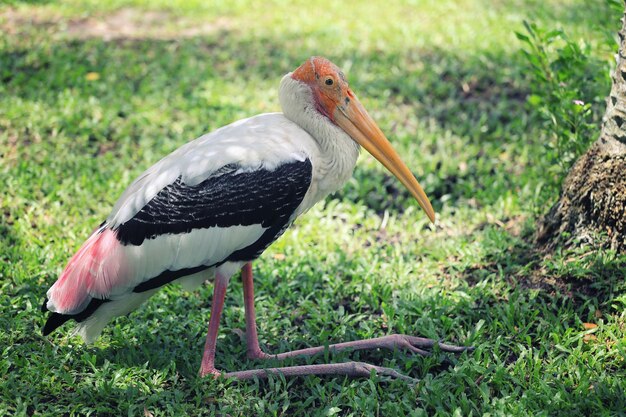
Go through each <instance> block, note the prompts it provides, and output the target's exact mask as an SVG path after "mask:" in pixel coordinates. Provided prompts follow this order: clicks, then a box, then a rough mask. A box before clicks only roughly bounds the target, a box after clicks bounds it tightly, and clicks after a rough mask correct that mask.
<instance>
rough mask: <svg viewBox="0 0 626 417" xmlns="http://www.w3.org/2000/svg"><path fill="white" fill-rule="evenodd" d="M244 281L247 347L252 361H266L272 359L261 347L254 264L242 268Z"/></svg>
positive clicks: (249, 263)
mask: <svg viewBox="0 0 626 417" xmlns="http://www.w3.org/2000/svg"><path fill="white" fill-rule="evenodd" d="M241 279H242V281H243V304H244V308H245V314H246V345H247V347H248V349H247V351H248V352H247V353H248V358H250V359H265V358H268V357H270V355H268V354H267V353H265V352H263V351H262V350H261V348H260V347H259V336H258V334H257V330H256V314H255V312H254V284H253V282H252V263H251V262H248V263H247V264H245V265H244V266H243V268H241Z"/></svg>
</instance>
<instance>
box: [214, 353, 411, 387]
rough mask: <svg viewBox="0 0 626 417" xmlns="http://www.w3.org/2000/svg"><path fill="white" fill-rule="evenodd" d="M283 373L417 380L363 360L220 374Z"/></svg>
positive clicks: (248, 376)
mask: <svg viewBox="0 0 626 417" xmlns="http://www.w3.org/2000/svg"><path fill="white" fill-rule="evenodd" d="M268 356H271V355H268ZM276 374H279V375H283V376H285V377H292V376H307V375H343V376H348V377H369V376H370V375H371V374H375V375H379V376H386V377H389V378H391V379H400V380H404V381H407V382H409V383H411V384H415V383H417V382H419V380H417V379H415V378H411V377H408V376H406V375H403V374H401V373H399V372H397V371H396V370H394V369H391V368H385V367H382V366H376V365H371V364H369V363H365V362H343V363H329V364H321V365H301V366H285V367H281V368H266V369H251V370H248V371H238V372H228V373H224V374H222V375H223V376H224V377H225V378H236V379H241V380H245V379H253V378H267V377H268V376H270V375H276Z"/></svg>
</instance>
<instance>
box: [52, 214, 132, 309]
mask: <svg viewBox="0 0 626 417" xmlns="http://www.w3.org/2000/svg"><path fill="white" fill-rule="evenodd" d="M125 269H126V268H125V266H124V253H123V246H122V245H121V244H120V242H119V241H118V240H117V238H116V237H115V232H114V231H113V230H111V229H108V228H106V227H105V226H104V227H102V228H100V229H98V230H96V231H95V232H94V233H93V234H92V235H91V236H90V237H89V239H87V241H86V242H85V243H84V244H83V246H82V247H81V248H80V249H79V250H78V252H76V254H75V255H74V256H73V257H72V258H71V259H70V261H69V262H68V264H67V266H66V267H65V270H64V271H63V272H62V273H61V276H60V277H59V279H58V280H57V281H56V282H55V283H54V285H53V286H52V287H51V288H50V289H49V290H48V294H47V295H48V305H47V307H48V310H50V311H53V312H56V313H61V314H76V313H78V312H80V311H82V310H83V309H84V308H85V307H86V306H87V304H88V303H89V301H91V299H92V298H100V299H105V298H107V296H108V295H109V294H110V293H111V290H112V289H113V288H115V287H117V286H119V285H120V284H122V281H123V280H124V278H125V277H126V273H125V272H126V271H125Z"/></svg>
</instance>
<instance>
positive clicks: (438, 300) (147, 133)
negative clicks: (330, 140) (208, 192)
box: [0, 0, 626, 417]
mask: <svg viewBox="0 0 626 417" xmlns="http://www.w3.org/2000/svg"><path fill="white" fill-rule="evenodd" d="M251 3H252V2H249V1H244V0H241V1H233V2H223V3H222V2H215V3H214V2H205V1H200V0H196V1H183V0H177V1H173V2H172V1H165V0H157V1H146V0H129V1H122V0H103V1H95V0H67V1H63V2H56V1H24V2H21V1H9V2H8V3H5V4H4V5H1V6H0V184H2V185H1V187H2V192H1V193H0V329H2V331H1V332H0V349H1V350H2V357H1V358H0V376H1V380H0V415H16V416H22V415H29V416H30V415H38V416H39V415H41V416H43V415H52V416H57V415H67V416H73V415H94V416H109V415H110V416H120V415H129V416H142V415H143V416H154V417H157V416H170V415H171V416H182V415H190V416H193V415H212V414H219V415H230V416H252V415H254V416H265V415H268V416H273V415H319V416H332V415H341V416H353V415H354V416H361V415H377V416H396V415H397V416H405V415H411V416H426V415H441V416H444V415H456V416H469V415H474V416H477V415H486V414H488V415H533V416H536V415H546V416H547V415H568V416H574V415H584V416H589V415H594V416H595V415H624V414H626V412H625V411H624V410H626V363H625V360H624V357H625V356H626V337H625V335H624V334H625V330H626V312H625V310H626V280H625V275H626V273H625V271H626V257H625V256H624V255H619V254H616V253H614V252H611V251H610V250H606V249H603V248H601V247H593V246H589V245H583V244H581V245H577V246H574V247H572V248H569V249H561V248H557V249H556V250H553V251H547V250H544V249H542V248H539V247H537V246H536V245H535V242H534V236H535V232H536V228H537V224H538V221H539V219H540V218H541V216H542V214H544V213H545V212H546V211H547V210H548V208H549V207H550V205H551V204H553V203H554V202H555V201H556V199H557V197H558V192H559V183H560V181H561V180H562V178H563V175H564V174H565V172H566V168H567V167H563V166H562V164H561V163H559V161H557V160H556V159H555V152H557V153H558V152H559V150H558V149H557V148H556V147H555V144H554V140H555V139H554V131H553V130H550V129H549V128H547V127H546V126H547V122H546V118H545V114H542V113H541V112H540V111H538V108H537V106H536V103H537V99H536V98H537V97H540V96H541V94H542V93H543V92H544V91H543V90H542V85H541V84H540V83H538V81H537V78H536V77H534V76H533V75H532V74H533V72H532V69H531V67H530V64H529V61H528V59H527V58H525V56H524V55H523V53H522V50H523V49H525V48H527V46H525V44H524V42H522V41H520V40H519V39H518V38H517V37H516V35H515V32H520V33H525V29H524V25H523V22H524V21H529V22H535V23H536V24H537V26H538V27H540V28H543V29H545V30H553V29H562V30H563V32H564V33H566V34H567V36H568V38H569V39H571V40H572V42H574V43H576V44H580V45H584V46H585V48H586V49H585V50H586V56H585V59H586V60H585V61H584V62H583V63H589V66H588V67H584V66H583V70H584V69H585V68H587V69H589V68H594V71H590V70H588V71H587V73H586V75H587V77H588V81H587V82H585V83H584V85H585V94H586V95H587V96H586V97H580V99H581V100H584V101H585V102H586V103H588V104H589V106H590V109H589V111H588V116H587V119H586V120H587V122H588V124H589V126H591V128H590V129H588V132H589V133H587V134H586V136H587V137H586V140H587V141H588V142H589V141H592V140H594V139H595V137H596V136H597V134H598V133H599V126H600V125H599V123H600V118H601V115H602V112H603V108H604V102H603V98H604V96H606V95H607V94H608V91H609V87H610V80H609V77H608V74H609V70H610V68H611V65H612V62H614V61H612V60H613V56H612V54H613V53H615V51H616V48H617V44H616V42H615V34H616V32H617V29H618V28H619V25H620V22H619V19H620V16H621V13H620V10H619V9H620V7H621V5H620V4H619V2H617V3H618V4H617V7H613V6H611V4H610V2H604V1H597V2H587V1H584V0H579V1H573V0H570V1H567V0H563V1H556V0H551V1H539V0H508V1H505V0H501V1H488V0H466V1H462V2H456V1H436V0H430V1H428V0H424V1H406V2H400V1H386V2H373V1H370V2H346V1H344V2H331V1H328V0H321V1H318V2H305V1H297V2H286V1H278V0H276V1H268V2H263V3H262V6H261V4H259V3H257V4H254V5H253V4H251ZM613 3H615V2H613ZM311 55H324V56H326V57H328V58H330V59H331V60H333V61H334V62H336V63H337V64H338V65H339V66H340V67H342V68H343V69H344V71H345V72H346V73H347V75H348V78H349V80H350V82H351V86H352V88H353V89H354V91H355V92H356V94H357V95H358V96H359V97H360V99H361V101H362V102H363V104H364V105H365V106H366V107H367V108H368V109H369V110H370V113H371V114H372V116H373V117H374V119H376V120H377V121H378V123H379V125H380V126H381V128H382V130H383V131H384V132H386V134H387V136H388V137H389V138H390V140H391V141H392V142H393V143H394V144H395V146H396V147H397V149H398V150H399V151H400V152H401V154H402V155H403V157H404V159H405V161H406V162H407V164H408V165H409V166H410V167H411V168H412V169H413V171H414V172H415V174H416V176H417V178H418V179H419V180H420V182H421V184H422V185H423V186H424V189H425V191H426V193H427V194H428V195H429V196H430V197H431V200H432V202H433V205H434V207H435V209H436V211H437V212H438V222H437V224H436V225H431V224H429V223H428V221H427V218H426V216H425V215H424V214H423V213H422V212H421V210H420V209H419V207H418V206H417V204H416V203H415V202H414V201H412V200H411V198H410V196H409V194H408V192H406V191H405V190H404V189H403V188H402V187H401V185H400V184H399V183H398V182H397V181H396V180H395V179H394V178H393V177H391V176H390V175H389V174H388V173H387V172H386V171H384V169H383V168H382V167H380V166H379V165H378V164H377V163H376V162H375V160H374V159H373V158H371V157H370V156H369V155H366V154H365V153H364V154H363V155H362V156H361V158H360V161H359V164H358V166H357V168H356V170H355V174H354V178H353V179H352V180H351V181H350V183H349V184H348V185H347V186H346V187H345V188H344V189H343V190H341V191H339V192H338V193H336V194H334V195H332V196H330V197H329V198H327V199H326V201H325V202H323V203H321V204H319V205H318V206H316V207H315V208H314V209H313V210H311V211H310V212H309V213H307V214H306V215H305V216H303V217H302V218H301V219H299V220H298V222H297V223H296V224H295V225H294V227H293V228H291V229H290V230H289V231H288V232H287V233H285V235H284V236H283V237H282V238H281V239H280V240H279V241H277V242H276V243H275V244H274V245H273V246H271V247H270V248H269V249H268V250H267V251H266V253H265V254H264V255H263V256H262V257H261V258H260V259H259V260H258V261H257V262H256V263H255V265H254V272H255V283H256V291H257V294H256V295H257V297H256V307H257V317H258V321H259V323H258V324H259V337H260V341H261V344H262V346H263V347H264V348H265V349H266V350H268V351H270V352H282V351H287V350H293V349H298V348H303V347H308V346H317V345H321V344H328V343H334V342H339V341H349V340H357V339H361V338H366V337H377V336H382V335H385V334H390V333H396V332H397V333H405V334H411V335H420V336H424V337H430V338H434V339H440V340H444V341H446V342H449V343H456V344H462V345H472V346H474V347H475V350H474V351H473V352H471V353H464V354H462V355H460V356H452V355H446V354H440V353H439V352H438V353H437V354H435V355H433V356H431V357H428V358H424V357H416V356H412V355H411V354H408V353H406V352H401V351H397V352H387V351H381V352H371V353H358V352H352V353H341V354H333V355H320V356H318V357H314V358H309V359H293V360H290V361H288V362H287V364H304V363H323V362H325V361H334V362H340V361H347V360H350V359H355V360H364V361H369V362H371V363H374V364H378V365H382V366H388V367H392V368H394V369H397V370H398V371H400V372H403V373H404V374H406V375H409V376H411V377H413V378H416V379H419V382H418V383H417V384H415V385H409V384H407V383H406V382H405V381H394V380H388V379H385V378H381V377H377V376H375V375H372V376H371V377H370V378H360V379H348V378H342V377H336V378H330V377H324V378H319V377H306V378H296V379H284V378H281V377H279V376H276V377H271V378H269V380H262V381H253V382H237V381H232V380H224V379H200V378H198V377H197V371H198V368H199V364H200V358H201V352H202V347H203V343H204V337H205V332H206V327H207V324H208V318H209V311H210V306H211V293H212V285H211V284H210V283H207V284H206V285H205V286H203V287H202V289H200V290H197V291H196V292H193V293H187V292H185V291H183V290H182V289H181V288H179V287H177V286H169V287H167V288H165V289H164V290H162V291H161V292H160V293H158V294H157V295H155V296H154V297H153V298H152V299H151V300H150V301H149V302H147V303H146V304H145V305H144V306H142V307H141V308H140V309H138V310H137V311H135V312H134V313H132V314H130V315H129V316H127V317H122V318H119V319H117V320H116V321H114V322H113V323H111V324H110V325H109V326H108V327H107V328H106V330H105V332H104V334H103V336H102V337H101V338H100V339H99V340H98V341H97V342H96V343H95V344H94V345H92V346H86V345H84V344H83V343H82V342H81V341H80V340H79V339H78V338H76V337H71V336H70V334H71V326H69V325H66V326H63V327H62V328H61V329H59V331H57V332H55V333H54V334H52V335H51V336H50V337H43V336H42V335H41V331H40V329H41V327H42V325H43V323H44V321H45V318H44V314H42V313H41V312H40V306H41V303H42V301H43V297H44V295H45V292H46V290H47V289H48V287H49V286H50V285H51V284H52V283H53V282H54V280H55V279H56V278H57V277H58V275H59V273H60V272H61V270H62V268H63V267H64V266H65V264H66V262H67V260H68V258H69V257H70V256H71V255H72V253H74V251H76V249H77V248H78V247H79V246H80V244H81V243H82V242H83V240H84V239H85V238H86V237H87V236H88V235H89V233H90V232H91V231H92V230H93V229H94V228H95V227H96V226H97V225H98V224H99V223H100V222H101V221H102V220H103V219H104V218H105V217H106V216H107V214H108V212H109V211H110V209H111V208H112V205H113V203H114V202H115V200H116V199H117V197H118V196H119V195H120V194H121V193H122V191H123V190H124V189H125V188H126V187H127V186H128V185H129V184H130V182H131V181H132V180H133V179H134V178H135V177H136V176H137V175H139V174H140V173H141V172H142V171H143V170H144V169H146V168H147V167H149V166H150V165H151V164H153V163H154V162H156V161H157V160H159V159H160V158H161V157H162V156H164V155H166V154H168V153H169V152H171V151H173V150H174V149H176V148H177V147H179V146H181V145H182V144H184V143H185V142H186V141H189V140H191V139H193V138H195V137H197V136H199V135H201V134H203V133H205V132H208V131H211V130H213V129H216V128H218V127H220V126H222V125H224V124H227V123H230V122H232V121H235V120H237V119H241V118H244V117H248V116H251V115H254V114H258V113H262V112H268V111H278V110H279V105H278V98H277V87H278V83H279V81H280V78H281V77H282V75H283V74H285V73H286V72H288V71H290V70H292V69H294V68H295V67H296V66H298V65H299V64H300V63H301V62H303V61H304V60H305V59H306V58H307V57H309V56H311ZM592 64H593V65H592ZM585 65H586V64H585ZM563 83H564V84H563V85H565V86H567V83H566V81H563ZM572 88H579V86H573V87H572ZM580 88H582V87H580ZM581 94H582V93H581ZM533 103H535V104H533ZM555 149H556V150H555ZM243 326H244V312H243V303H242V288H241V283H240V280H239V278H238V277H234V279H233V280H232V281H231V284H230V287H229V291H228V294H227V299H226V309H225V312H224V317H223V319H222V327H221V332H220V337H219V341H218V346H217V348H218V352H217V359H216V361H217V366H218V368H220V369H223V370H230V371H233V370H239V369H248V368H255V367H257V368H258V367H263V366H266V364H264V363H261V362H258V361H249V360H247V359H246V358H245V343H244V342H243V340H242V334H241V331H240V329H241V328H243ZM272 365H276V363H273V364H272Z"/></svg>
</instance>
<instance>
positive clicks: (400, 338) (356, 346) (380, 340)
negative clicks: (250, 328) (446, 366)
mask: <svg viewBox="0 0 626 417" xmlns="http://www.w3.org/2000/svg"><path fill="white" fill-rule="evenodd" d="M435 346H438V347H439V349H441V350H442V351H443V352H450V353H462V352H465V351H468V352H471V351H472V350H474V348H473V347H471V346H455V345H449V344H446V343H440V342H438V341H436V340H433V339H426V338H423V337H416V336H408V335H404V334H391V335H388V336H382V337H376V338H373V339H365V340H355V341H352V342H343V343H335V344H331V345H328V346H318V347H312V348H306V349H299V350H294V351H291V352H284V353H279V354H276V355H268V354H266V353H264V352H262V351H260V350H259V352H260V356H256V357H253V359H256V358H259V359H261V358H263V359H266V358H269V359H286V358H292V357H295V356H311V355H316V354H318V353H323V352H325V351H326V350H327V349H328V351H330V352H339V351H343V350H368V349H389V350H394V349H404V350H408V351H410V352H413V353H415V354H418V355H422V356H429V355H430V354H431V352H430V350H432V348H434V347H435ZM249 355H250V354H249ZM249 357H250V356H249Z"/></svg>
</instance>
